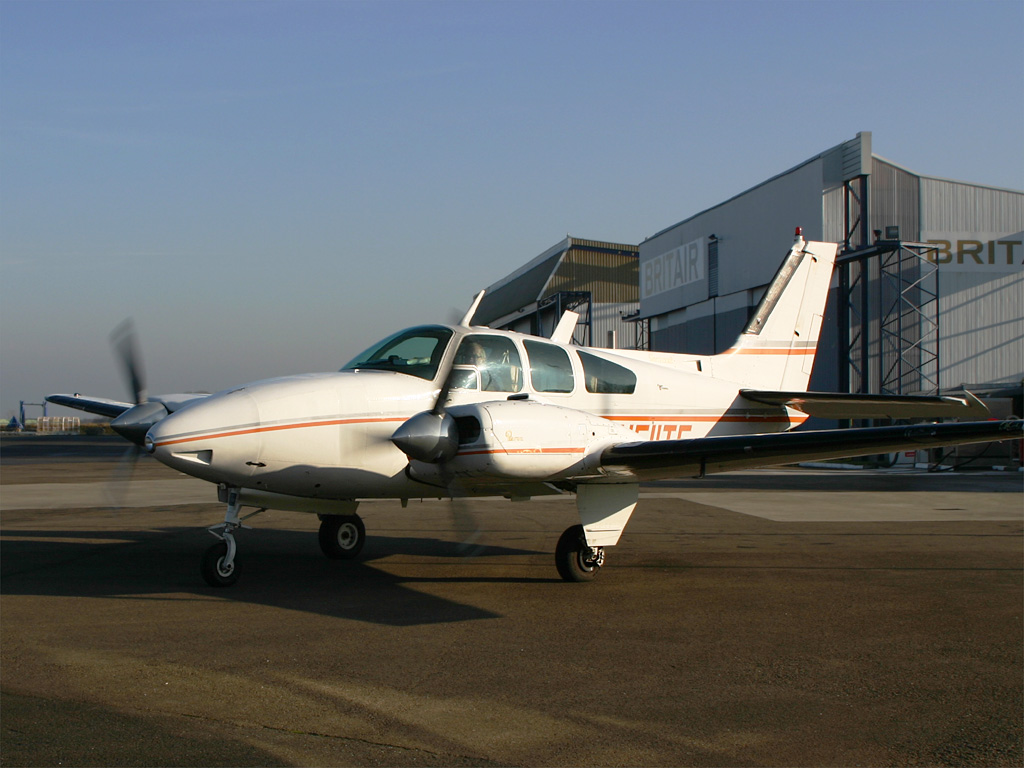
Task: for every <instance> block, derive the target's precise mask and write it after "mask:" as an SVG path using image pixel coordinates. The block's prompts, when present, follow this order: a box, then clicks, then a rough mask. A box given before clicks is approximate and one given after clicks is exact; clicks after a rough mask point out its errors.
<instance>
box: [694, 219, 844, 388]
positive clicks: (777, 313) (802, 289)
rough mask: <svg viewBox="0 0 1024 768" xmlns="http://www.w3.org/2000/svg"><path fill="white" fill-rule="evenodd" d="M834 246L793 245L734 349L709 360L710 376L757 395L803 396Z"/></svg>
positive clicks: (801, 242) (800, 238)
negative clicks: (772, 392)
mask: <svg viewBox="0 0 1024 768" xmlns="http://www.w3.org/2000/svg"><path fill="white" fill-rule="evenodd" d="M837 249H838V246H837V245H836V244H835V243H819V242H813V241H806V240H804V239H803V236H802V235H801V234H800V231H799V229H798V230H797V236H796V241H795V242H794V243H793V247H792V248H791V249H790V251H789V253H788V254H786V258H785V259H784V260H783V262H782V266H781V267H780V268H779V271H778V272H777V273H776V274H775V278H774V279H773V280H772V282H771V283H770V284H769V286H768V290H767V291H765V294H764V297H763V298H762V299H761V303H760V304H759V305H758V307H757V311H756V312H755V313H754V316H753V318H751V320H750V323H749V324H748V325H747V327H746V329H745V330H744V331H743V333H741V334H740V335H739V338H737V339H736V343H735V344H733V345H732V347H730V348H729V349H727V350H726V351H725V352H723V353H722V354H720V355H716V356H715V358H714V370H715V375H716V376H721V377H723V378H728V379H731V380H733V381H737V382H740V383H742V384H744V385H746V386H751V387H756V388H759V389H778V390H786V391H791V392H795V391H805V390H806V389H807V382H808V380H809V379H810V376H811V367H812V366H813V365H814V355H815V352H816V351H817V349H818V336H819V334H820V333H821V321H822V317H823V315H824V314H825V302H826V301H827V299H828V287H829V283H830V282H831V280H832V268H833V266H834V264H835V260H836V251H837Z"/></svg>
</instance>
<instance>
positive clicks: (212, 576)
mask: <svg viewBox="0 0 1024 768" xmlns="http://www.w3.org/2000/svg"><path fill="white" fill-rule="evenodd" d="M232 550H234V546H231V545H229V544H228V543H227V542H226V541H218V542H217V543H216V544H214V545H213V546H211V547H210V548H209V549H207V550H206V553H205V554H204V555H203V561H202V563H201V564H200V570H201V571H202V574H203V580H204V581H206V583H207V584H209V585H210V586H211V587H230V586H231V585H232V584H234V583H235V582H236V581H238V570H237V569H236V568H235V556H234V552H233V551H232ZM229 553H230V557H229V556H228V555H229Z"/></svg>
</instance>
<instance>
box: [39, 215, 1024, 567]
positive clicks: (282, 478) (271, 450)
mask: <svg viewBox="0 0 1024 768" xmlns="http://www.w3.org/2000/svg"><path fill="white" fill-rule="evenodd" d="M836 248H837V246H836V245H835V244H833V243H819V242H807V241H804V240H803V238H802V237H801V236H800V235H799V230H798V235H797V238H796V241H795V243H794V245H793V247H792V249H791V250H790V251H789V253H788V254H787V256H786V258H785V260H784V262H783V264H782V267H781V268H780V270H779V272H778V274H777V275H776V277H775V278H774V280H773V282H772V283H771V285H770V286H769V288H768V291H767V292H766V294H765V296H764V298H763V300H762V301H761V303H760V306H759V307H758V308H757V311H756V313H755V314H754V317H753V319H752V320H751V321H750V323H749V325H748V326H747V328H746V330H745V331H744V332H743V333H742V334H740V336H739V338H738V339H737V340H736V343H735V344H734V345H733V346H732V348H730V349H728V350H727V351H725V352H723V353H722V354H719V355H714V356H698V355H684V354H666V353H659V352H645V351H630V350H604V349H590V348H582V347H575V346H571V345H570V344H569V340H570V338H571V335H572V330H573V327H574V326H575V323H576V316H575V315H574V314H573V313H571V312H567V313H566V314H565V316H564V317H563V318H562V319H561V321H560V322H559V324H558V326H557V327H556V329H555V331H554V333H553V335H552V336H551V338H549V339H543V338H539V337H535V336H528V335H523V334H517V333H510V332H505V331H496V330H491V329H489V328H486V327H473V326H471V325H470V323H471V322H472V318H473V314H474V312H475V310H476V307H477V305H478V304H479V302H480V299H481V297H482V296H483V293H482V292H481V293H480V294H478V295H477V297H476V299H475V300H474V302H473V306H472V307H471V308H470V310H469V312H468V313H467V314H466V316H465V317H464V318H463V319H462V321H461V322H460V323H459V324H458V325H425V326H420V327H416V328H411V329H408V330H405V331H402V332H400V333H397V334H395V335H394V336H390V337H388V338H387V339H385V340H383V341H381V342H379V343H377V344H374V345H373V346H372V347H370V348H369V349H368V350H367V351H366V352H364V353H362V354H361V355H358V356H357V357H356V358H355V359H354V360H352V361H351V362H350V363H348V364H347V365H346V366H345V367H344V368H342V369H341V371H339V372H337V373H318V374H307V375H302V376H288V377H284V378H276V379H268V380H266V381H258V382H255V383H252V384H247V385H245V386H242V387H238V388H235V389H229V390H225V391H224V392H219V393H217V394H214V395H206V396H196V395H180V396H169V397H163V398H154V399H152V400H147V399H146V397H145V395H144V392H143V391H142V387H141V383H140V381H139V379H138V377H137V375H136V374H135V373H134V364H133V363H132V362H131V358H132V355H131V353H130V350H129V351H128V354H127V355H126V356H127V357H128V359H129V364H128V367H129V371H130V373H131V375H132V379H133V381H134V382H135V384H134V385H133V386H134V388H135V389H136V403H137V404H136V405H134V406H132V404H131V403H118V402H115V401H110V400H101V399H98V398H93V399H90V398H84V397H81V396H79V395H51V396H50V397H48V398H47V400H49V401H50V402H54V403H58V404H61V405H69V406H72V407H77V408H80V409H82V410H87V411H91V412H96V413H102V414H105V415H109V416H116V418H115V419H114V421H113V422H112V426H113V427H114V428H115V429H116V430H117V431H118V432H119V433H120V434H122V435H123V436H125V437H127V438H129V439H131V440H133V441H134V442H136V443H140V444H143V445H144V446H145V449H146V450H147V451H148V452H149V453H151V454H153V455H154V456H155V457H156V458H157V459H158V460H160V461H161V462H163V463H164V464H166V465H168V466H169V467H173V468H174V469H177V470H180V471H181V472H184V473H186V474H189V475H193V476H195V477H198V478H202V479H204V480H208V481H210V482H211V483H216V484H217V486H218V488H219V498H220V500H221V501H222V502H225V503H226V504H227V514H226V515H225V518H224V522H223V523H222V524H220V525H218V526H214V527H213V528H211V532H213V533H214V535H215V536H217V538H218V539H219V541H218V542H217V543H215V544H214V545H213V546H212V547H211V548H210V549H209V550H208V551H207V553H206V555H205V556H204V557H203V561H202V573H203V576H204V578H205V579H206V581H207V582H208V583H209V584H210V585H212V586H227V585H230V584H233V583H234V582H235V581H236V580H237V578H238V575H239V572H238V562H237V560H236V556H235V555H236V543H235V537H234V535H233V534H234V532H235V531H236V530H237V529H238V528H239V527H242V520H243V519H247V518H248V517H251V516H252V515H255V514H258V513H259V512H263V511H265V510H266V509H287V510H297V511H301V512H310V513H315V514H318V515H319V516H320V519H321V525H320V534H319V539H320V546H321V548H322V550H323V551H324V553H325V554H326V555H327V556H328V557H330V558H353V557H355V556H356V555H358V553H359V551H360V549H361V548H362V546H363V542H364V539H365V528H364V526H363V523H362V520H361V519H360V518H359V516H358V515H357V514H356V507H357V506H358V504H359V500H361V499H384V498H388V499H400V500H401V501H402V503H403V505H404V504H406V503H407V502H408V500H409V499H419V498H446V497H460V496H498V495H501V496H505V497H508V498H509V499H514V500H519V499H526V498H529V497H531V496H539V495H543V494H561V493H575V494H576V504H577V508H578V510H579V516H580V525H575V526H573V527H571V528H569V529H568V530H566V531H565V533H563V534H562V536H561V538H560V539H559V541H558V544H557V546H556V549H555V562H556V565H557V568H558V572H559V574H561V576H562V578H564V579H566V580H567V581H587V580H589V579H591V578H593V576H594V575H595V573H596V572H597V570H598V569H599V568H600V567H601V566H602V565H603V564H604V561H605V548H606V547H609V546H612V545H614V544H616V543H617V542H618V540H619V537H620V535H621V534H622V531H623V528H624V527H625V525H626V522H627V521H628V520H629V517H630V515H631V514H632V512H633V509H634V507H635V506H636V504H637V499H638V488H639V483H640V482H641V481H645V480H654V479H659V478H678V477H702V476H704V475H706V474H710V473H713V472H724V471H728V470H734V469H748V468H753V467H764V466H770V465H778V464H786V463H793V462H798V461H807V460H813V459H828V458H839V457H846V456H856V455H863V454H869V453H870V454H874V453H885V452H891V451H897V450H901V449H905V448H915V449H916V448H926V447H933V446H946V445H954V444H960V443H978V442H988V441H995V440H1005V439H1010V438H1016V437H1019V436H1020V435H1021V434H1022V422H1021V421H1020V420H1019V419H1013V420H1008V421H1002V422H997V421H973V422H967V423H963V422H961V423H948V424H920V425H916V426H893V427H877V428H864V429H847V430H826V431H798V432H788V431H787V430H789V429H791V428H792V427H795V426H797V425H799V424H801V423H802V422H803V421H805V420H806V419H807V418H808V416H809V415H814V416H818V415H820V416H825V417H830V418H885V417H887V418H918V419H920V418H936V417H948V416H952V417H957V416H966V417H968V418H974V419H984V418H986V417H987V415H988V411H987V409H986V408H985V407H984V406H983V405H982V404H981V403H980V402H979V401H978V400H977V399H976V398H975V397H974V396H973V395H971V394H970V393H967V392H965V393H963V396H962V397H901V396H871V395H866V396H862V395H844V394H827V393H810V392H806V391H805V390H806V388H807V382H808V379H809V376H810V372H811V365H812V363H813V362H814V354H815V349H816V347H817V343H818V333H819V330H820V327H821V320H822V315H823V314H824V309H825V301H826V298H827V295H828V287H829V282H830V280H831V275H832V268H833V263H834V261H835V256H836ZM129 346H130V345H129ZM243 507H250V508H254V509H255V510H256V511H255V512H251V513H250V514H247V515H246V516H245V517H244V518H243V517H242V516H241V511H242V509H243Z"/></svg>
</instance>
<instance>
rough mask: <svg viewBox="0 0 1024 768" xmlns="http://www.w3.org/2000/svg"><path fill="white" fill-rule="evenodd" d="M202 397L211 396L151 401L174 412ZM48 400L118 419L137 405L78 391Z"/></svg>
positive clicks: (188, 396)
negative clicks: (82, 393)
mask: <svg viewBox="0 0 1024 768" xmlns="http://www.w3.org/2000/svg"><path fill="white" fill-rule="evenodd" d="M201 397H209V395H207V394H206V393H192V392H190V393H187V394H182V395H160V396H159V397H151V398H149V402H154V403H160V404H162V405H163V406H164V408H166V409H167V413H174V412H175V411H177V410H178V409H180V408H181V407H182V406H184V405H187V404H188V403H191V402H192V401H193V400H198V399H199V398H201ZM46 402H48V403H53V404H54V405H63V406H64V407H65V408H76V409H78V410H79V411H86V412H87V413H95V414H96V415H97V416H106V417H107V418H108V419H116V418H117V417H118V416H120V415H121V414H122V413H124V412H125V411H128V410H129V409H131V408H134V407H135V404H134V403H123V402H121V401H120V400H108V399H107V398H105V397H85V396H84V395H80V394H78V393H77V392H76V393H75V394H73V395H47V396H46Z"/></svg>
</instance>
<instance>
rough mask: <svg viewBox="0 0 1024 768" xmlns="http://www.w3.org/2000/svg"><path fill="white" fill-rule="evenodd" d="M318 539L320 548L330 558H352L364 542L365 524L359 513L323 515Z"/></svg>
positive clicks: (357, 553) (359, 550)
mask: <svg viewBox="0 0 1024 768" xmlns="http://www.w3.org/2000/svg"><path fill="white" fill-rule="evenodd" d="M319 539H320V549H321V550H323V553H324V554H325V555H326V556H327V557H329V558H330V559H331V560H352V559H354V558H355V557H357V556H358V555H359V553H360V552H361V551H362V549H363V544H364V543H366V526H365V525H363V520H362V518H361V517H359V515H324V516H323V519H322V520H321V521H320V533H319Z"/></svg>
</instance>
